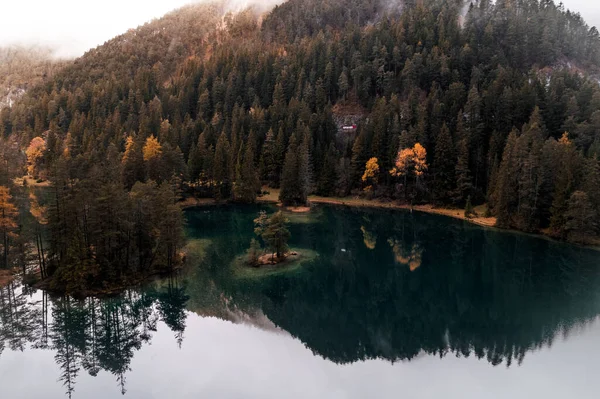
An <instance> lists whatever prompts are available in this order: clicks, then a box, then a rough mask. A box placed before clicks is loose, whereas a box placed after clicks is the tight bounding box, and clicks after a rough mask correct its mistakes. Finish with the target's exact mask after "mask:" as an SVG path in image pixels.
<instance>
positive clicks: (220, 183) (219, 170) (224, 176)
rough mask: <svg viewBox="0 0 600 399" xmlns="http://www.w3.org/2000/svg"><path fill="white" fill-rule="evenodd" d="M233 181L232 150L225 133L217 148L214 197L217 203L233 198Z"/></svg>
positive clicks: (220, 138) (221, 136)
mask: <svg viewBox="0 0 600 399" xmlns="http://www.w3.org/2000/svg"><path fill="white" fill-rule="evenodd" d="M232 180H233V162H232V156H231V148H230V147H229V141H228V140H227V136H226V135H225V133H224V132H223V133H221V135H220V136H219V140H218V141H217V146H216V148H215V156H214V166H213V181H214V184H215V192H214V196H215V199H216V200H217V201H227V200H228V199H230V198H231V189H232Z"/></svg>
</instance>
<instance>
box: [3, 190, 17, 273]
mask: <svg viewBox="0 0 600 399" xmlns="http://www.w3.org/2000/svg"><path fill="white" fill-rule="evenodd" d="M18 213H19V212H18V210H17V207H16V206H15V205H14V204H13V202H12V196H11V195H10V192H9V190H8V188H7V187H4V186H0V234H2V264H1V265H0V267H2V268H5V269H6V268H8V251H9V248H10V239H11V238H13V237H16V234H15V230H16V228H17V220H16V219H17V215H18Z"/></svg>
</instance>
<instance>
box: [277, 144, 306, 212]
mask: <svg viewBox="0 0 600 399" xmlns="http://www.w3.org/2000/svg"><path fill="white" fill-rule="evenodd" d="M306 146H307V144H305V143H300V144H298V140H297V138H296V134H295V133H294V134H293V135H292V137H290V145H289V147H288V150H287V153H286V155H285V162H284V164H283V173H282V174H281V191H280V193H279V200H280V201H281V202H282V203H283V204H284V205H294V206H298V205H306V201H307V196H308V187H307V185H308V175H309V172H308V159H307V157H308V154H307V150H306V148H305V147H306Z"/></svg>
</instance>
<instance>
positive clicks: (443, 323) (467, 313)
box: [0, 206, 600, 397]
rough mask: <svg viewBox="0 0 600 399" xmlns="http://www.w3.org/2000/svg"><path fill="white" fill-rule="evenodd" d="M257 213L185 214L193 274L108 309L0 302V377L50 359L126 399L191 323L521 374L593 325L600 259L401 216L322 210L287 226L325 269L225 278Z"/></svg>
mask: <svg viewBox="0 0 600 399" xmlns="http://www.w3.org/2000/svg"><path fill="white" fill-rule="evenodd" d="M259 209H265V208H264V207H227V206H224V207H215V208H210V209H196V210H190V211H188V213H187V217H188V221H189V225H188V238H189V250H190V256H189V257H190V259H191V261H190V265H189V268H188V270H186V271H185V272H184V273H182V274H181V275H180V276H177V277H173V278H170V279H167V280H165V281H160V282H156V283H153V284H149V285H148V286H147V287H144V288H140V289H132V290H129V291H127V292H125V293H123V294H122V295H120V296H119V297H116V298H110V299H95V298H88V299H85V300H75V299H72V298H56V297H51V296H50V295H48V294H47V293H43V292H40V291H38V292H30V291H29V290H28V289H27V288H24V287H21V286H19V284H18V283H12V284H11V285H9V286H8V287H4V288H2V289H0V369H1V366H2V361H3V358H2V352H3V351H25V353H29V352H36V351H40V350H46V351H51V352H52V354H53V356H54V361H55V363H56V364H57V365H58V367H59V369H60V375H57V376H56V378H57V379H59V380H60V383H62V384H63V385H64V389H65V391H66V393H67V394H68V396H69V397H70V396H71V395H73V396H74V397H76V396H77V394H76V393H75V394H73V393H74V392H76V384H77V381H78V377H80V375H81V374H82V373H87V374H89V375H91V376H97V375H98V374H99V373H100V372H101V371H104V372H107V373H110V374H112V375H113V376H114V377H115V379H116V384H117V389H118V390H120V392H121V393H123V394H125V393H126V392H127V376H128V374H129V373H133V372H135V370H132V367H131V362H132V359H133V358H134V357H135V355H136V353H137V352H138V351H142V350H143V348H144V346H147V345H151V343H152V339H153V334H154V333H155V332H156V331H157V328H158V326H166V327H168V329H169V330H170V331H171V332H172V336H173V338H172V339H173V342H174V344H175V345H176V346H177V347H179V348H182V343H183V342H184V341H185V340H192V341H193V340H197V339H201V338H200V337H198V336H186V335H185V334H184V333H185V329H186V321H188V319H189V318H194V319H196V318H199V317H204V318H205V317H216V318H219V319H223V320H227V321H231V322H233V323H246V324H251V325H254V326H255V327H257V328H260V329H263V330H266V331H271V332H281V333H286V334H288V333H289V334H290V335H291V336H293V337H295V338H296V339H298V340H299V341H300V342H302V343H303V344H304V345H305V346H306V347H307V348H308V349H310V350H311V351H312V353H313V354H315V355H317V356H320V357H322V358H324V359H327V360H330V361H332V362H334V363H336V364H349V363H354V362H357V361H360V360H368V359H381V360H385V361H388V362H398V361H410V360H412V359H415V358H418V357H422V356H426V355H435V356H437V357H445V356H448V355H453V356H456V357H468V356H475V357H477V358H480V359H485V360H486V361H487V363H488V364H489V365H492V366H497V365H500V364H504V365H505V367H518V365H520V364H522V363H523V362H524V361H526V358H527V354H528V353H531V352H533V351H536V350H537V349H540V348H544V347H545V348H550V347H552V344H553V342H554V341H555V340H556V339H558V338H563V337H569V335H570V334H572V335H573V336H574V338H573V339H576V335H577V333H578V331H579V330H580V328H579V327H584V326H586V325H589V324H591V323H592V322H594V321H595V320H597V318H598V314H599V313H600V289H599V288H600V272H599V266H598V265H599V264H600V262H599V259H600V253H598V252H596V251H592V250H588V249H583V248H577V247H572V246H567V245H563V244H559V243H555V242H551V241H548V240H544V239H540V238H535V237H530V236H526V235H517V234H512V233H507V232H499V231H495V230H490V229H482V228H479V227H475V226H471V225H469V224H466V223H463V222H461V221H455V220H451V219H446V218H443V217H439V216H431V215H422V214H410V213H408V212H388V211H368V210H353V209H345V208H337V207H325V206H323V207H319V208H317V210H316V211H315V212H313V213H311V214H308V215H301V216H298V215H294V216H293V217H292V218H291V219H292V222H293V223H292V225H291V228H290V230H291V233H292V242H291V245H292V246H293V247H294V248H306V249H310V250H312V251H316V252H317V253H318V254H319V257H318V258H317V259H315V260H314V261H311V262H309V263H307V264H305V265H302V267H301V268H299V269H295V270H293V271H290V272H289V273H281V274H275V275H271V276H268V277H261V278H252V277H245V278H240V277H239V276H237V275H236V274H235V273H234V271H233V270H232V268H231V267H230V265H231V264H232V262H233V261H234V259H235V257H236V256H239V255H240V254H242V253H243V252H244V251H245V250H246V249H247V248H248V246H249V243H250V240H251V238H252V220H253V219H254V218H255V217H256V214H257V213H258V211H259ZM266 209H271V208H266ZM271 210H272V209H271ZM226 339H227V338H225V337H223V340H224V342H215V345H217V344H219V345H222V344H224V343H226ZM171 350H174V349H172V348H162V347H160V348H158V353H159V356H160V353H162V352H161V351H171ZM180 350H183V351H185V350H186V348H185V345H184V346H183V348H182V349H180ZM33 359H34V358H33V357H32V358H31V359H29V360H31V361H34V360H33ZM232 361H234V359H232ZM156 362H157V365H160V358H158V359H156ZM257 367H260V365H257ZM179 371H181V370H179ZM172 372H178V370H172Z"/></svg>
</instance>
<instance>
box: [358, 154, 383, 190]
mask: <svg viewBox="0 0 600 399" xmlns="http://www.w3.org/2000/svg"><path fill="white" fill-rule="evenodd" d="M378 162H379V161H378V159H377V158H371V159H369V160H368V161H367V164H366V166H365V173H364V174H363V176H362V181H363V183H365V184H367V187H365V191H371V190H372V189H373V185H375V184H377V180H378V179H377V176H379V163H378Z"/></svg>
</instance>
